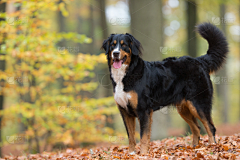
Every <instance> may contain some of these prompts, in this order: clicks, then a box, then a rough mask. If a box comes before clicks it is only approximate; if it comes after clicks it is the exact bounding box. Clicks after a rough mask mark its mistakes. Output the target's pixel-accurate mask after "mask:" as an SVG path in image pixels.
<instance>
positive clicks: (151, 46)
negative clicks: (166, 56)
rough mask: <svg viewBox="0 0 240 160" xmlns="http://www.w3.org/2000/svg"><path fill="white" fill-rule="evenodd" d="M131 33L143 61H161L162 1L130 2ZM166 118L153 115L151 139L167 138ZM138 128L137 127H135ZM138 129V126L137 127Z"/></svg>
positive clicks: (158, 114) (137, 0)
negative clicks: (136, 40)
mask: <svg viewBox="0 0 240 160" xmlns="http://www.w3.org/2000/svg"><path fill="white" fill-rule="evenodd" d="M129 7H130V14H131V32H132V34H133V36H134V37H135V38H136V39H138V40H139V41H140V42H141V43H142V45H143V48H144V54H143V59H144V60H148V61H155V60H161V53H160V47H163V39H162V38H161V37H162V36H163V32H162V31H163V29H162V27H163V25H162V24H161V23H162V22H163V18H162V9H161V8H162V1H146V0H130V1H129ZM166 121H167V116H164V114H162V112H160V111H158V112H155V113H154V114H153V124H152V136H151V139H153V140H156V139H161V138H164V137H166V136H167V122H166ZM137 126H138V125H137ZM137 128H138V129H139V126H138V127H137Z"/></svg>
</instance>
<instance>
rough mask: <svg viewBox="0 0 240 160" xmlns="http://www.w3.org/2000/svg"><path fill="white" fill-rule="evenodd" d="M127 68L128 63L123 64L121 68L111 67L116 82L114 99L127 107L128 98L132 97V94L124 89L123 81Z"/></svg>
mask: <svg viewBox="0 0 240 160" xmlns="http://www.w3.org/2000/svg"><path fill="white" fill-rule="evenodd" d="M126 68H127V65H126V64H122V66H121V68H119V69H115V68H114V67H111V72H112V78H113V80H114V82H115V83H116V86H115V94H114V99H115V101H116V102H117V103H118V104H119V105H120V106H121V107H123V108H126V109H127V104H128V99H130V98H131V95H130V94H129V93H126V92H124V91H123V88H124V86H123V83H122V80H123V77H124V76H125V74H126V73H125V71H126Z"/></svg>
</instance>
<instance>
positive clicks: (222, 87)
mask: <svg viewBox="0 0 240 160" xmlns="http://www.w3.org/2000/svg"><path fill="white" fill-rule="evenodd" d="M225 13H226V6H225V4H221V5H220V18H224V15H225ZM220 24H221V25H220V26H221V29H222V31H223V32H224V34H225V35H226V26H225V25H226V24H223V23H220ZM216 76H217V77H220V80H222V79H225V78H228V76H227V68H226V65H225V64H224V65H223V67H222V68H221V70H219V72H218V73H217V75H216ZM217 94H218V97H219V102H220V106H221V111H222V112H221V113H222V115H221V116H222V122H223V123H227V122H228V120H229V116H228V113H229V112H228V110H229V107H228V105H229V96H228V94H229V93H228V85H227V84H224V83H222V81H220V84H217Z"/></svg>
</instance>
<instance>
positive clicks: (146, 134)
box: [138, 111, 153, 154]
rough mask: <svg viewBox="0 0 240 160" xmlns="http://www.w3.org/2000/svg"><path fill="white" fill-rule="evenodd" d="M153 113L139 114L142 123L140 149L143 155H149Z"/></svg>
mask: <svg viewBox="0 0 240 160" xmlns="http://www.w3.org/2000/svg"><path fill="white" fill-rule="evenodd" d="M152 113H153V111H150V113H146V112H145V113H139V116H138V119H139V123H140V137H141V140H140V145H141V146H140V147H141V154H146V153H148V149H149V143H150V138H151V124H152Z"/></svg>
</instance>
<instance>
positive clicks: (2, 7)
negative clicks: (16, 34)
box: [0, 3, 6, 157]
mask: <svg viewBox="0 0 240 160" xmlns="http://www.w3.org/2000/svg"><path fill="white" fill-rule="evenodd" d="M0 12H1V13H5V12H6V3H1V4H0ZM4 20H5V19H3V18H0V21H4ZM1 37H3V40H2V42H0V46H1V45H3V44H4V43H5V42H4V39H5V38H4V37H5V35H1ZM0 49H1V47H0ZM0 57H3V58H0V70H1V71H5V67H6V61H5V53H3V51H2V50H0ZM4 83H5V81H0V110H3V105H4V92H3V90H2V88H3V87H4ZM0 144H1V145H2V116H0ZM0 157H2V147H0Z"/></svg>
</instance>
